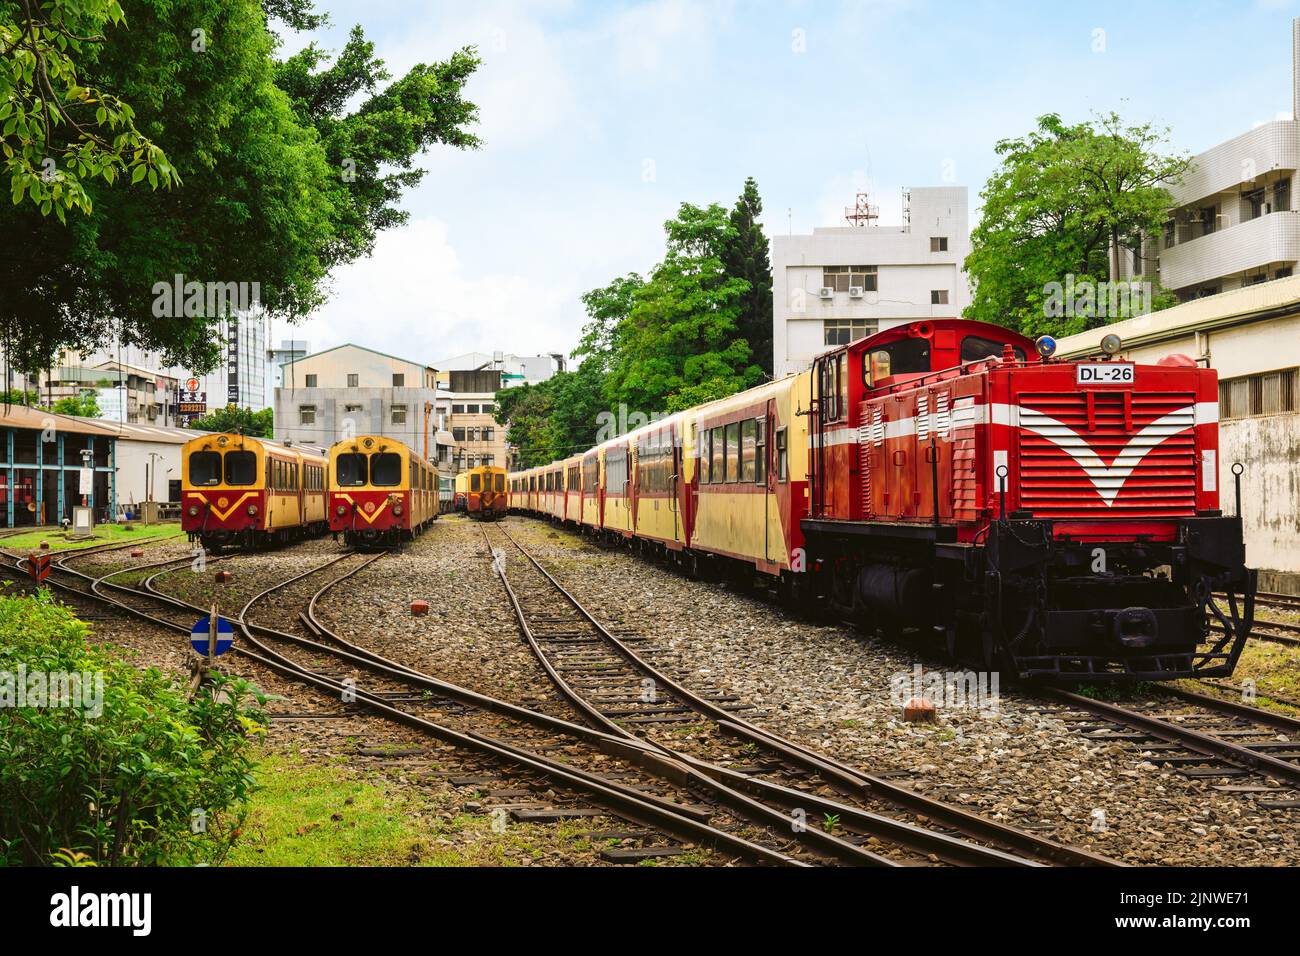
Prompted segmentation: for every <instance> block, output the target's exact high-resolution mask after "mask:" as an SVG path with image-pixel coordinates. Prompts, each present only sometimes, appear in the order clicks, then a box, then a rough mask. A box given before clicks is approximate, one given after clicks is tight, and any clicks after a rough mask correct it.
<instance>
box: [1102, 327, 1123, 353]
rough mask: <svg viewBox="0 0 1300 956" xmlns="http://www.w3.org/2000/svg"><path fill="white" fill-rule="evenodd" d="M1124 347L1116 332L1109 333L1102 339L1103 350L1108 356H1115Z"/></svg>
mask: <svg viewBox="0 0 1300 956" xmlns="http://www.w3.org/2000/svg"><path fill="white" fill-rule="evenodd" d="M1123 345H1124V343H1123V342H1121V341H1120V338H1119V336H1118V335H1116V334H1115V333H1114V332H1108V333H1107V334H1106V335H1103V336H1102V338H1101V350H1102V351H1103V352H1105V353H1106V354H1107V355H1114V354H1115V353H1116V352H1118V351H1119V350H1120V349H1121V348H1122V347H1123Z"/></svg>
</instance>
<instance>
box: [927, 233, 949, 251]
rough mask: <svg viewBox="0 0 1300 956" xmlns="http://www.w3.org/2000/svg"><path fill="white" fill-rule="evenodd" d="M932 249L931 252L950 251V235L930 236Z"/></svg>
mask: <svg viewBox="0 0 1300 956" xmlns="http://www.w3.org/2000/svg"><path fill="white" fill-rule="evenodd" d="M930 251H931V252H947V251H948V237H947V236H931V237H930Z"/></svg>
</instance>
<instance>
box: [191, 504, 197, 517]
mask: <svg viewBox="0 0 1300 956" xmlns="http://www.w3.org/2000/svg"><path fill="white" fill-rule="evenodd" d="M198 516H199V506H198V505H190V517H191V518H197V517H198Z"/></svg>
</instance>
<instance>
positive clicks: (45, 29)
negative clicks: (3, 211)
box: [0, 0, 176, 222]
mask: <svg viewBox="0 0 1300 956" xmlns="http://www.w3.org/2000/svg"><path fill="white" fill-rule="evenodd" d="M125 26H126V16H125V14H124V13H123V12H122V7H121V5H120V4H119V3H118V2H117V0H40V2H36V0H21V2H15V0H0V152H3V154H4V167H3V168H4V171H5V174H6V175H7V177H8V185H9V193H10V196H11V198H12V200H13V204H14V205H15V206H16V205H18V204H19V203H22V202H23V201H24V200H26V201H27V202H30V203H31V204H32V205H33V206H34V207H36V208H37V209H38V210H39V211H40V213H41V215H44V216H48V215H50V213H51V212H53V213H54V214H55V215H57V217H58V219H59V221H60V222H65V221H66V219H67V212H68V210H70V209H73V208H77V209H80V210H81V211H83V212H90V211H91V208H92V206H93V199H92V196H91V193H90V192H89V191H88V190H87V188H86V184H87V181H89V180H94V179H96V178H99V179H102V180H103V181H104V182H105V183H107V184H109V185H112V184H113V183H114V182H115V181H116V180H117V179H118V177H121V178H123V179H124V180H125V179H127V178H129V179H130V181H131V182H132V183H139V182H141V181H142V180H145V179H147V180H148V184H149V186H150V187H151V188H154V189H156V188H157V187H158V186H159V185H160V184H161V185H163V186H169V185H171V184H172V183H173V182H175V181H176V171H175V170H174V169H173V168H172V165H171V163H170V162H169V161H168V159H167V156H166V154H164V153H163V151H162V150H161V149H159V148H158V146H156V145H155V144H154V143H153V142H151V141H150V140H149V139H148V138H147V137H146V136H144V135H143V134H141V132H140V130H139V129H137V128H136V124H135V112H134V110H133V109H132V107H131V105H130V104H129V103H128V102H126V101H125V100H123V99H121V98H120V97H118V96H117V95H116V94H115V93H113V92H112V91H111V90H108V89H104V88H101V87H99V86H97V85H94V84H93V83H90V82H88V81H86V80H84V79H83V71H82V66H83V64H84V63H85V62H87V61H89V60H93V59H94V54H93V52H92V51H93V50H94V48H95V47H96V46H97V45H99V44H103V43H105V42H106V37H105V30H106V28H113V29H114V31H115V32H116V33H117V34H118V36H119V37H120V36H121V33H122V31H123V30H124V28H125ZM119 42H121V40H119Z"/></svg>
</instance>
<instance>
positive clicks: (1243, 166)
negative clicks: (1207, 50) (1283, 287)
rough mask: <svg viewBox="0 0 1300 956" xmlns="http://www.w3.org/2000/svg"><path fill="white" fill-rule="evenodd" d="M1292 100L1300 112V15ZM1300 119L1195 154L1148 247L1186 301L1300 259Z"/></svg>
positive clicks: (1288, 268) (1294, 27)
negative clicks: (1296, 196) (1299, 196)
mask: <svg viewBox="0 0 1300 956" xmlns="http://www.w3.org/2000/svg"><path fill="white" fill-rule="evenodd" d="M1291 39H1292V68H1291V72H1292V81H1291V83H1292V104H1293V108H1294V110H1295V111H1296V112H1294V113H1293V117H1294V116H1296V115H1300V19H1297V20H1293V21H1292V23H1291ZM1297 170H1300V123H1297V122H1296V120H1295V119H1294V118H1292V119H1278V120H1273V121H1271V122H1268V123H1262V124H1260V125H1259V126H1257V127H1255V128H1254V129H1252V130H1250V131H1249V132H1247V133H1243V134H1241V135H1240V136H1236V137H1234V138H1232V139H1230V140H1228V141H1227V142H1226V143H1220V144H1219V145H1218V146H1215V147H1214V148H1212V149H1208V150H1206V151H1205V152H1203V153H1201V154H1200V155H1198V156H1195V157H1193V159H1192V167H1191V169H1190V170H1189V171H1188V172H1187V174H1186V175H1184V176H1183V179H1182V181H1181V182H1179V183H1177V184H1176V185H1173V186H1171V187H1170V192H1172V193H1173V196H1174V203H1175V206H1174V208H1173V209H1172V210H1171V211H1170V214H1169V218H1168V220H1167V221H1166V222H1165V227H1164V232H1163V234H1162V235H1161V236H1159V237H1156V241H1155V242H1154V243H1153V244H1151V245H1154V246H1155V248H1154V249H1153V248H1151V246H1150V245H1149V246H1148V249H1147V256H1148V258H1151V257H1153V256H1154V257H1157V261H1158V262H1159V277H1160V283H1161V284H1162V285H1164V286H1165V287H1166V288H1169V289H1172V290H1173V291H1174V292H1176V293H1177V294H1178V297H1179V298H1180V299H1182V300H1183V301H1188V300H1190V299H1196V298H1202V297H1204V296H1207V295H1215V294H1217V293H1219V292H1227V291H1229V290H1231V289H1239V288H1241V287H1242V286H1248V285H1255V284H1257V283H1260V282H1266V281H1268V280H1270V279H1282V278H1286V277H1287V276H1290V275H1291V274H1292V273H1293V272H1294V271H1295V268H1296V263H1297V262H1300V211H1298V210H1297V209H1296V208H1295V202H1294V200H1293V198H1292V195H1291V194H1292V188H1293V183H1294V180H1295V177H1296V172H1297Z"/></svg>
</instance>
